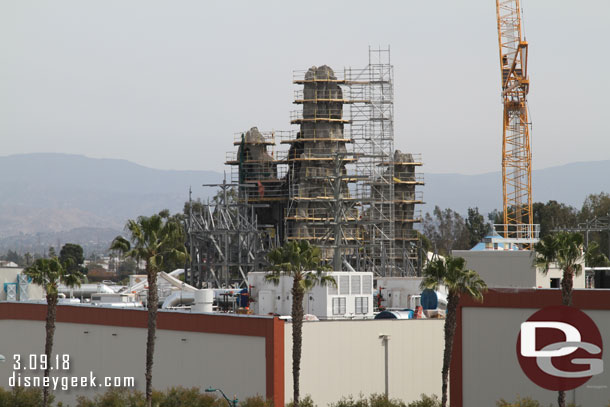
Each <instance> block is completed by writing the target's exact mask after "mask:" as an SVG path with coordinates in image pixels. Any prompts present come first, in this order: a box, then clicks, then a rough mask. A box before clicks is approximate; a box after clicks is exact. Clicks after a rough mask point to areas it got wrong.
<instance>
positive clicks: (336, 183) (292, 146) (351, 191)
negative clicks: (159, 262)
mask: <svg viewBox="0 0 610 407" xmlns="http://www.w3.org/2000/svg"><path fill="white" fill-rule="evenodd" d="M368 62H369V63H368V65H367V66H365V67H364V68H360V69H355V68H344V69H343V70H341V71H333V70H332V69H331V68H330V67H328V66H325V65H323V66H319V67H311V68H309V69H307V70H303V71H295V72H294V73H293V83H294V84H295V85H298V86H299V87H300V89H298V90H295V92H294V104H295V105H297V106H299V107H300V109H297V110H295V111H293V112H291V114H290V123H291V124H292V125H293V126H294V128H293V129H292V130H290V131H275V130H274V131H259V130H258V129H257V128H256V127H253V128H251V129H250V130H248V131H245V132H240V133H237V134H235V135H234V137H233V145H234V146H235V147H237V149H236V150H237V151H235V150H234V151H232V152H229V153H227V156H226V160H225V164H227V165H229V166H230V167H231V173H230V174H231V175H230V184H231V185H232V186H233V188H235V191H236V193H237V197H236V198H235V201H234V202H232V203H226V202H225V203H223V204H219V203H215V206H214V207H212V206H206V208H205V211H203V214H199V215H198V216H191V219H192V222H193V224H194V225H195V226H194V228H193V229H194V230H196V231H197V235H196V236H194V237H193V241H194V242H195V243H196V245H195V246H197V247H198V248H197V249H196V250H195V251H196V252H197V250H198V251H199V252H197V253H195V257H196V258H197V259H198V260H197V265H198V267H199V269H198V270H199V274H197V273H198V272H197V270H196V271H195V272H194V273H193V275H201V278H200V281H210V279H211V280H213V281H216V283H217V284H226V283H227V282H229V281H230V280H231V278H232V277H231V276H233V278H234V279H239V278H242V279H243V276H244V275H245V273H247V271H252V270H255V269H257V267H263V265H264V255H265V253H266V252H267V251H268V250H270V248H272V247H275V246H277V245H280V244H282V243H284V242H286V241H292V240H307V241H309V242H311V243H312V244H313V245H315V246H317V247H320V249H321V254H322V258H323V259H324V260H325V261H326V262H327V263H329V264H332V266H333V269H334V270H337V271H340V270H343V269H347V270H353V269H357V270H359V271H373V272H375V273H376V274H377V275H380V276H406V275H416V274H418V273H419V271H420V264H421V258H422V257H421V253H420V251H421V244H420V242H419V238H418V234H417V232H416V231H415V229H414V226H415V225H416V224H417V223H419V222H421V212H420V211H418V210H416V207H417V205H418V204H421V203H423V196H422V193H421V191H419V190H417V188H418V187H419V186H421V185H423V184H424V179H423V176H422V175H421V174H420V173H417V172H416V168H417V167H419V166H421V165H422V161H421V157H420V156H417V155H413V154H407V153H402V152H400V151H395V149H394V88H393V81H394V73H393V67H392V65H391V61H390V50H389V48H387V49H369V61H368ZM221 188H224V187H221ZM223 191H224V189H223ZM225 240H227V243H226V247H227V248H228V249H227V248H225V246H223V244H224V243H223V242H225ZM204 241H205V242H207V243H205V244H203V243H202V242H204ZM221 243H222V244H221ZM210 253H211V254H210ZM240 262H243V263H240ZM205 273H208V274H207V275H206V274H205Z"/></svg>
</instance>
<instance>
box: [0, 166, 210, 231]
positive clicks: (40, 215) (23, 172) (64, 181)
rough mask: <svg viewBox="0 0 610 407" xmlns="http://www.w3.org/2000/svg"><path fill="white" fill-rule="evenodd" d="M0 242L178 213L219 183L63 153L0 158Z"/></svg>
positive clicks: (198, 174)
mask: <svg viewBox="0 0 610 407" xmlns="http://www.w3.org/2000/svg"><path fill="white" fill-rule="evenodd" d="M0 173H1V174H2V176H1V177H0V191H1V193H0V238H1V237H6V236H12V235H19V234H36V233H54V232H63V231H68V230H71V229H75V228H81V227H95V228H110V229H119V230H120V229H122V227H123V225H124V224H125V220H126V219H129V218H133V217H135V216H138V215H145V214H152V213H154V212H156V211H159V210H161V209H164V208H168V209H170V210H171V211H172V212H176V211H180V210H182V207H183V205H184V202H185V201H186V200H187V199H188V188H189V186H192V187H193V194H194V195H193V196H194V197H197V196H200V197H204V196H207V194H211V193H212V192H213V191H211V190H209V189H204V188H203V187H201V184H203V183H215V182H220V181H221V179H222V174H219V173H216V172H212V171H165V170H157V169H152V168H146V167H143V166H140V165H137V164H134V163H131V162H129V161H125V160H113V159H94V158H88V157H84V156H78V155H66V154H24V155H13V156H7V157H0Z"/></svg>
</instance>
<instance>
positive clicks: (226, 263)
mask: <svg viewBox="0 0 610 407" xmlns="http://www.w3.org/2000/svg"><path fill="white" fill-rule="evenodd" d="M203 186H204V187H218V188H220V193H219V194H218V195H216V197H215V198H214V199H213V200H212V202H210V201H208V202H207V203H205V204H200V205H196V204H195V203H194V202H193V201H192V200H191V199H190V193H189V213H188V216H187V220H186V230H187V247H189V250H190V257H191V264H190V269H187V270H186V273H185V281H187V282H188V283H189V284H191V285H193V286H195V287H198V288H202V287H204V286H205V287H213V286H216V287H219V288H220V287H231V286H233V287H235V286H239V287H245V286H247V284H248V279H247V275H248V273H249V272H251V271H257V270H261V269H262V268H263V267H262V265H264V264H265V258H264V256H265V255H266V253H268V251H269V250H270V249H271V248H273V247H275V246H276V245H277V240H278V239H277V234H276V232H275V229H274V228H273V225H261V224H259V223H258V220H257V214H256V208H257V206H265V205H253V204H250V203H248V202H247V196H246V195H245V194H240V195H239V196H237V197H233V193H232V192H233V191H236V190H239V187H244V188H249V187H250V185H249V184H238V183H228V182H226V179H225V180H224V182H223V183H222V184H204V185H203ZM242 191H244V190H243V189H242Z"/></svg>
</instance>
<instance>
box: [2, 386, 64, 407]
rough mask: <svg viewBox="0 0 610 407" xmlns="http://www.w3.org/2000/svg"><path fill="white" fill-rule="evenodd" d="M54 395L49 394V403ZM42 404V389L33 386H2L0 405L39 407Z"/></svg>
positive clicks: (51, 402)
mask: <svg viewBox="0 0 610 407" xmlns="http://www.w3.org/2000/svg"><path fill="white" fill-rule="evenodd" d="M52 404H53V395H52V394H51V395H49V405H52ZM41 405H42V389H38V388H33V387H28V388H25V387H13V388H11V389H10V390H5V389H3V388H2V387H0V407H38V406H41Z"/></svg>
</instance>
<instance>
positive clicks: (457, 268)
mask: <svg viewBox="0 0 610 407" xmlns="http://www.w3.org/2000/svg"><path fill="white" fill-rule="evenodd" d="M465 264H466V261H465V260H464V259H463V258H462V257H452V256H447V257H446V258H444V259H443V258H437V259H433V260H431V261H430V262H429V263H428V265H427V266H426V268H425V269H424V278H423V280H422V282H421V288H429V289H432V290H437V289H438V288H439V287H440V286H445V288H446V289H447V291H448V294H447V316H446V319H445V351H444V354H443V370H442V382H443V389H442V392H443V394H442V399H441V403H442V404H441V405H442V407H446V406H447V387H448V378H449V366H450V364H451V353H452V350H453V349H452V348H453V337H454V334H455V326H456V322H457V321H456V310H457V306H458V304H459V302H460V297H461V296H462V295H468V296H471V297H472V298H474V299H476V300H478V301H482V300H483V293H485V291H486V290H487V285H486V284H485V282H484V281H483V280H482V279H481V277H479V275H478V274H477V272H476V271H473V270H465V269H464V266H465Z"/></svg>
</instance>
